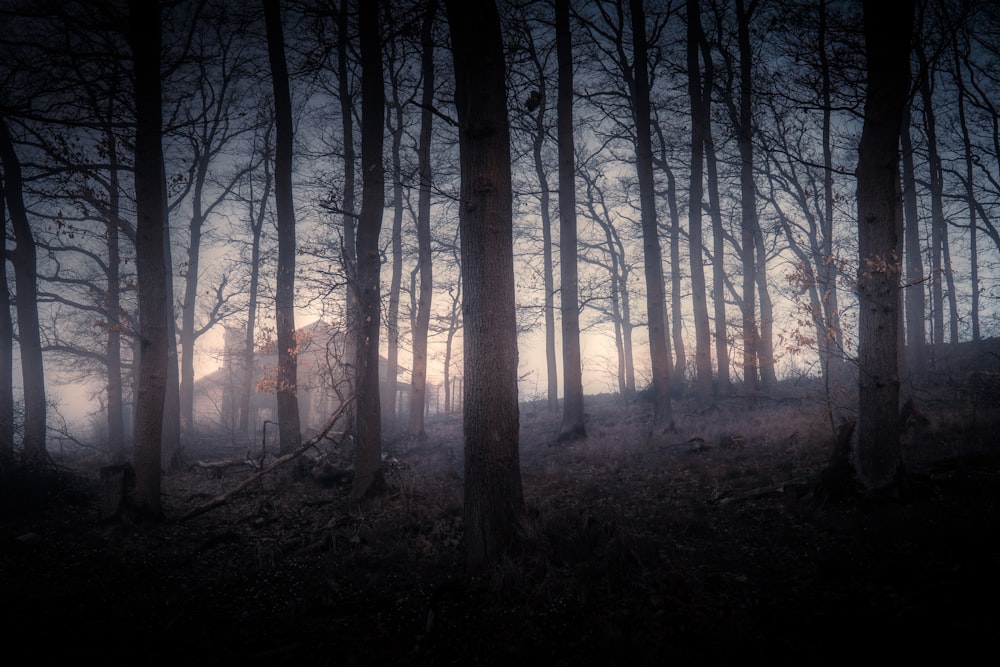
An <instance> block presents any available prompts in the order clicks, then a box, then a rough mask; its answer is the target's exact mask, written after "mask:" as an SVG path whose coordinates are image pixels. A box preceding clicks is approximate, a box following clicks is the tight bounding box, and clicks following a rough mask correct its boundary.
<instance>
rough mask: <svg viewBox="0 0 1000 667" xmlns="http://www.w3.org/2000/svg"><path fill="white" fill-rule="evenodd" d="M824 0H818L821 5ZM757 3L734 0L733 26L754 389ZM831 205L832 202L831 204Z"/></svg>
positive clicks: (747, 350) (746, 323)
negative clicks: (753, 31) (753, 26)
mask: <svg viewBox="0 0 1000 667" xmlns="http://www.w3.org/2000/svg"><path fill="white" fill-rule="evenodd" d="M823 1H825V0H821V2H823ZM756 7H757V0H750V4H749V6H748V5H747V3H746V1H745V0H736V23H737V33H738V41H739V48H740V106H739V124H738V127H737V128H736V131H737V137H738V140H737V143H738V144H739V149H740V241H741V246H742V248H741V253H740V259H741V260H742V265H743V284H742V290H743V312H742V315H743V384H744V385H745V386H746V387H748V388H750V389H752V390H757V389H759V387H760V375H759V368H758V365H757V364H758V358H757V295H756V292H755V290H754V282H755V281H754V278H755V277H756V275H757V266H756V262H755V261H754V253H755V252H756V245H755V244H754V236H755V234H756V232H757V187H756V184H755V183H754V177H753V63H752V61H751V58H752V57H753V50H752V48H751V45H750V21H751V20H752V18H753V13H754V10H755V9H756ZM831 204H832V202H831Z"/></svg>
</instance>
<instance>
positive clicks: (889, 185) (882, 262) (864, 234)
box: [855, 0, 914, 490]
mask: <svg viewBox="0 0 1000 667" xmlns="http://www.w3.org/2000/svg"><path fill="white" fill-rule="evenodd" d="M904 5H905V6H902V7H900V6H898V5H897V10H896V12H895V13H893V14H889V13H887V12H886V11H885V9H884V7H882V6H881V3H879V2H876V1H875V0H865V3H864V34H865V48H866V54H867V73H868V81H867V89H866V93H865V112H864V126H863V129H862V133H861V145H860V149H859V155H858V167H857V182H858V244H859V269H858V298H859V301H860V303H859V311H858V354H859V356H858V361H859V365H860V381H859V410H858V441H857V451H856V457H855V463H856V466H857V470H858V475H859V478H860V479H861V481H862V483H863V484H864V485H865V486H866V487H867V488H868V489H869V490H879V489H883V488H885V487H887V486H889V485H890V484H892V483H893V482H894V481H895V480H896V478H897V476H898V475H899V474H900V473H901V472H902V470H903V461H902V453H901V448H900V441H899V375H898V356H897V352H898V349H897V348H898V341H899V336H898V328H899V317H898V310H899V302H900V294H899V283H900V281H899V278H900V272H901V269H900V255H901V254H902V239H900V238H899V230H900V229H901V225H900V221H897V220H896V216H897V214H898V211H899V207H898V206H897V202H896V192H897V186H898V182H899V171H898V163H899V137H900V130H901V127H902V122H903V111H904V109H905V105H906V100H907V95H908V92H909V81H910V66H909V52H910V30H909V28H910V26H911V25H912V24H913V11H914V10H913V0H908V2H906V3H904Z"/></svg>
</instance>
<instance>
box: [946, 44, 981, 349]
mask: <svg viewBox="0 0 1000 667" xmlns="http://www.w3.org/2000/svg"><path fill="white" fill-rule="evenodd" d="M952 50H953V52H954V56H955V84H956V86H957V87H958V122H959V126H960V127H961V128H962V148H963V153H964V155H963V157H964V158H965V197H966V199H967V200H968V204H969V274H970V275H969V281H970V282H971V283H972V303H971V305H970V313H969V315H970V319H971V320H972V340H973V341H978V340H979V339H980V337H981V333H980V328H979V308H980V306H979V247H978V240H977V238H976V236H977V235H978V231H977V229H976V204H975V202H976V186H975V183H976V182H975V179H974V174H973V172H974V171H975V160H976V158H975V157H974V151H973V147H972V139H971V136H970V133H969V121H968V118H967V116H966V111H965V98H966V90H965V82H964V81H963V80H962V63H961V59H960V54H959V48H958V44H957V43H956V44H955V45H954V46H953V49H952Z"/></svg>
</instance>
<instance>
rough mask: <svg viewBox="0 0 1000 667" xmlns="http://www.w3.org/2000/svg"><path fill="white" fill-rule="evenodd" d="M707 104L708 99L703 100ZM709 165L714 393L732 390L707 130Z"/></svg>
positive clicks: (718, 211) (721, 243)
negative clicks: (715, 378) (715, 372)
mask: <svg viewBox="0 0 1000 667" xmlns="http://www.w3.org/2000/svg"><path fill="white" fill-rule="evenodd" d="M705 103H706V105H707V104H709V103H710V102H709V100H706V102H705ZM705 156H706V158H707V166H708V201H709V205H708V208H709V212H710V215H711V218H712V305H713V314H714V318H715V358H716V363H717V364H718V370H717V378H718V379H717V382H718V384H717V390H716V391H717V392H718V393H719V394H720V395H723V396H725V395H728V394H730V393H732V384H731V383H730V379H729V333H728V329H729V325H728V323H727V322H726V261H725V256H726V240H725V230H724V229H723V228H722V204H721V201H720V197H719V174H718V165H717V163H716V155H715V140H714V139H713V138H712V130H711V128H709V129H708V131H707V132H706V139H705Z"/></svg>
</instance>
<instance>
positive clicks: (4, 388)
mask: <svg viewBox="0 0 1000 667" xmlns="http://www.w3.org/2000/svg"><path fill="white" fill-rule="evenodd" d="M6 204H7V196H6V186H5V179H4V177H3V173H2V172H0V222H2V224H3V226H4V237H5V238H6V226H7V210H6V209H7V206H6ZM13 457H14V323H13V322H12V320H11V317H10V287H9V286H8V284H7V250H6V248H4V250H3V252H2V253H0V464H2V463H4V462H6V461H7V460H10V459H12V458H13Z"/></svg>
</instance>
